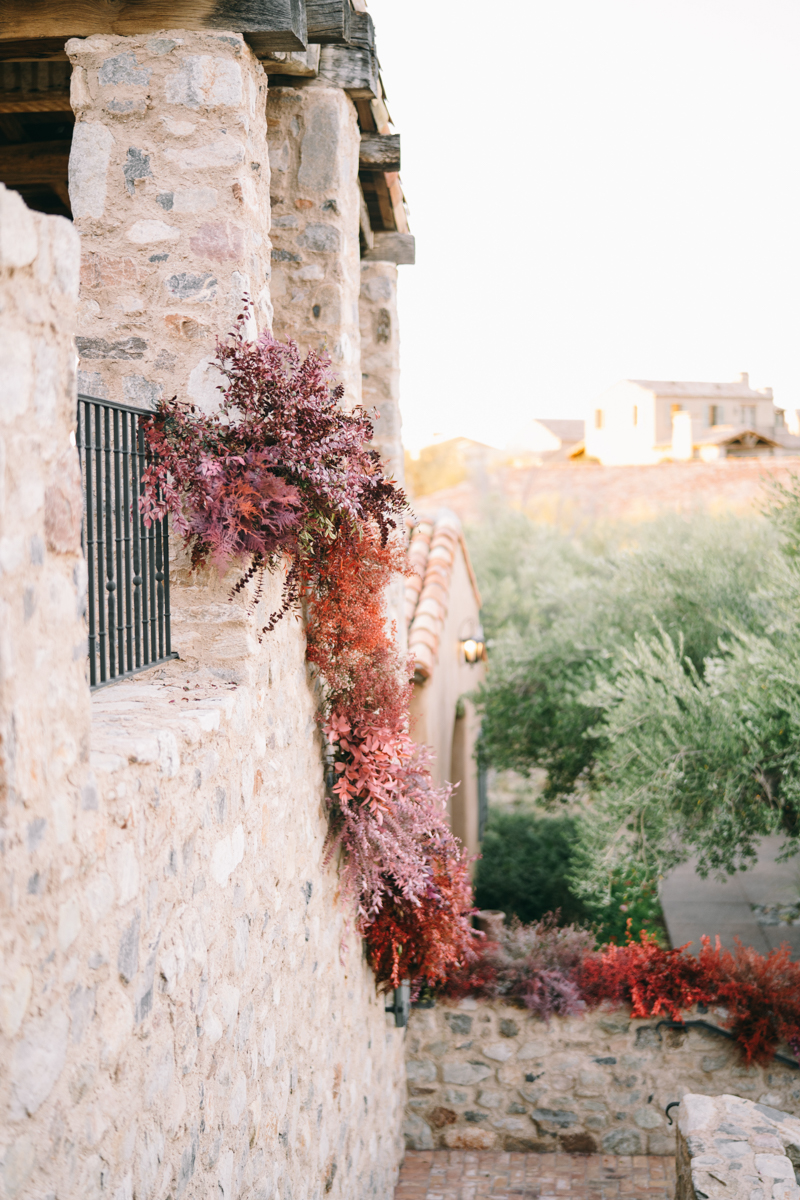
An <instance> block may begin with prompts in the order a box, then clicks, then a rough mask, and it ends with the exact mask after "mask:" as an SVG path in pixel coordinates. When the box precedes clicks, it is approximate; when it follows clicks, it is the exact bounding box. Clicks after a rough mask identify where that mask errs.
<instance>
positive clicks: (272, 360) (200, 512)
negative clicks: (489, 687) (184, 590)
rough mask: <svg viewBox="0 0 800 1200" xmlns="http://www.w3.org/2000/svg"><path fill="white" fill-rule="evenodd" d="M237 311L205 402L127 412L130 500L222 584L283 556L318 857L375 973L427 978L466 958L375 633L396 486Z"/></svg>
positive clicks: (434, 979)
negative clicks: (322, 793)
mask: <svg viewBox="0 0 800 1200" xmlns="http://www.w3.org/2000/svg"><path fill="white" fill-rule="evenodd" d="M243 328H244V318H243V317H240V318H239V321H238V323H237V327H236V329H235V331H234V333H232V334H231V335H230V336H229V338H228V339H227V340H226V341H224V342H218V344H217V350H216V358H215V365H216V366H217V368H218V369H219V371H220V372H221V374H222V375H223V377H224V381H225V382H224V384H223V385H221V388H220V392H221V397H220V406H219V409H218V410H217V411H216V412H214V413H212V414H206V413H201V412H198V411H197V409H196V408H195V407H194V406H192V405H183V404H181V403H180V402H179V401H178V400H177V399H173V400H170V401H162V403H161V404H160V406H159V409H158V412H157V413H156V414H154V416H153V417H152V418H150V419H149V421H148V422H147V423H146V424H145V436H146V438H147V442H148V445H149V448H150V450H151V452H152V455H153V457H152V459H151V461H150V462H149V464H148V466H147V468H146V470H145V473H144V494H143V496H142V498H141V500H140V507H141V510H142V513H143V515H144V519H145V521H146V522H151V521H152V520H153V519H155V518H158V517H160V516H163V515H164V514H165V513H167V512H169V513H171V514H172V518H173V524H174V527H175V529H176V530H177V532H178V533H180V534H181V535H182V536H183V538H184V540H185V542H186V543H187V545H188V547H189V549H190V552H191V560H192V564H193V565H194V566H200V565H203V564H206V563H211V564H213V565H215V566H216V567H217V568H219V569H224V568H226V567H227V566H228V565H229V564H230V563H231V562H232V561H238V562H240V563H241V564H242V574H241V575H240V577H239V579H238V581H237V583H236V584H235V586H234V592H238V591H241V590H242V589H243V588H244V587H245V585H246V584H248V583H249V582H250V581H251V580H253V579H255V580H256V597H258V595H259V594H260V590H261V586H262V583H263V576H264V572H265V571H266V570H273V569H276V568H277V567H278V566H279V565H280V564H281V563H282V562H283V561H284V556H288V558H289V564H290V565H289V569H288V571H287V573H286V577H285V582H284V588H283V596H282V599H281V606H280V608H279V609H278V611H277V612H274V613H273V614H272V615H271V617H270V619H269V621H268V623H267V624H266V626H265V627H264V630H263V631H262V632H269V631H270V630H271V629H273V628H274V626H275V624H276V622H277V621H278V620H280V619H281V617H283V616H284V615H285V614H286V613H287V612H288V611H290V610H292V609H294V610H296V611H299V609H300V606H301V605H303V606H304V608H305V611H306V614H307V624H306V641H307V658H308V661H309V662H310V663H312V664H313V665H314V667H315V668H316V670H317V672H318V674H319V678H320V680H321V682H322V685H323V697H324V698H323V705H322V711H321V714H320V717H321V721H322V723H323V726H324V732H325V737H326V739H327V742H328V745H329V748H330V768H331V769H330V772H329V774H330V779H329V799H330V832H329V837H328V846H327V858H328V860H330V859H331V858H332V856H333V855H334V854H335V853H336V852H341V859H340V861H341V869H342V872H343V876H344V881H345V888H346V891H347V892H348V893H349V894H350V895H351V896H352V897H353V899H354V901H355V903H356V906H357V912H358V923H359V928H360V930H361V932H362V933H363V935H364V937H365V938H366V940H367V943H368V947H369V951H370V956H371V960H372V964H373V967H374V969H375V972H376V975H377V977H378V980H379V981H380V982H381V983H382V984H383V985H385V986H387V987H395V986H397V984H398V983H399V982H400V980H401V979H403V978H410V979H412V980H413V981H414V983H415V984H416V985H417V986H420V985H421V984H422V983H425V982H427V983H430V984H436V983H440V982H442V981H443V980H444V979H445V977H446V975H447V973H448V971H449V970H452V969H454V968H456V967H460V968H463V967H465V966H466V965H467V963H468V961H470V960H471V959H472V958H473V957H474V950H473V944H474V934H473V932H472V929H471V924H470V912H471V907H472V891H471V886H470V882H469V873H468V859H467V856H466V854H465V852H464V850H463V849H462V847H461V846H460V844H459V842H458V841H457V839H456V838H455V837H454V836H453V834H452V832H451V831H450V828H449V826H448V824H447V820H446V817H445V814H444V809H445V806H446V802H447V797H448V789H446V788H444V789H442V788H438V789H437V788H436V787H435V786H434V784H433V781H432V779H431V774H430V770H429V765H428V759H427V756H426V753H425V752H424V751H421V750H420V749H419V747H417V746H415V745H414V743H413V741H412V740H411V737H410V734H409V727H408V705H409V698H410V687H411V685H410V683H409V682H408V675H409V672H408V669H407V666H406V664H405V663H403V662H402V660H401V657H400V655H399V654H398V651H397V646H396V640H395V637H394V636H393V634H392V633H391V632H390V631H387V621H386V608H385V594H386V588H387V586H388V584H389V582H390V580H391V578H392V575H393V574H394V573H396V572H398V571H400V572H404V571H405V569H406V565H405V553H404V549H403V547H402V545H401V543H400V540H399V537H398V536H397V526H398V519H399V518H400V516H401V515H402V513H403V512H404V510H405V508H406V501H405V497H404V495H403V493H402V491H400V489H399V488H397V487H396V485H395V484H394V483H393V482H392V481H391V480H389V479H387V478H386V476H385V475H384V473H383V469H382V466H381V463H380V458H379V456H378V454H377V453H376V452H375V451H374V450H371V449H370V448H369V442H370V440H371V437H372V425H371V423H370V421H369V419H368V418H367V416H366V415H365V414H364V413H363V411H362V410H361V409H356V410H355V412H353V413H347V412H345V411H343V409H342V408H341V405H340V401H341V399H342V395H343V389H342V388H341V386H335V385H334V384H333V383H332V380H331V376H330V364H329V363H328V361H327V360H326V359H325V358H322V357H320V356H318V355H316V354H313V353H310V354H309V355H308V356H307V357H306V358H305V359H301V358H300V355H299V354H298V351H297V348H296V346H295V345H294V344H293V343H291V342H289V343H287V344H285V345H284V344H283V343H280V342H277V341H275V340H274V339H273V338H272V337H271V336H269V335H268V334H265V335H262V337H261V338H259V339H258V341H256V342H250V341H247V340H246V339H245V338H244V336H243Z"/></svg>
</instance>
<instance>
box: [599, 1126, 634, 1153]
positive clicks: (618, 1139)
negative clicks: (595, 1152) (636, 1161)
mask: <svg viewBox="0 0 800 1200" xmlns="http://www.w3.org/2000/svg"><path fill="white" fill-rule="evenodd" d="M600 1146H601V1149H602V1151H603V1153H604V1154H641V1153H642V1139H641V1135H640V1134H638V1133H636V1132H635V1131H634V1130H633V1129H614V1130H612V1131H611V1132H610V1133H606V1134H604V1135H603V1137H602V1138H601V1140H600Z"/></svg>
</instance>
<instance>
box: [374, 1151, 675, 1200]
mask: <svg viewBox="0 0 800 1200" xmlns="http://www.w3.org/2000/svg"><path fill="white" fill-rule="evenodd" d="M674 1195H675V1163H674V1160H673V1159H672V1158H667V1157H655V1156H653V1155H649V1156H648V1155H641V1156H639V1155H636V1156H633V1157H631V1156H630V1155H614V1154H515V1153H507V1152H506V1153H495V1152H494V1151H480V1152H472V1151H470V1150H407V1151H406V1157H405V1161H404V1162H403V1165H402V1167H401V1168H400V1182H399V1183H398V1185H397V1191H396V1192H395V1200H672V1197H673V1196H674Z"/></svg>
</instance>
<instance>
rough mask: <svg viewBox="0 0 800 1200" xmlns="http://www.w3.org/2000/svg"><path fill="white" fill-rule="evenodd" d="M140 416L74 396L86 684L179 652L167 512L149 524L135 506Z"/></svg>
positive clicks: (143, 448) (140, 465) (142, 462)
mask: <svg viewBox="0 0 800 1200" xmlns="http://www.w3.org/2000/svg"><path fill="white" fill-rule="evenodd" d="M147 416H149V414H148V413H146V412H143V411H142V410H141V409H138V408H132V407H130V406H129V405H126V404H117V403H116V402H115V401H113V400H101V399H99V398H98V397H96V396H85V395H79V396H78V431H77V443H78V454H79V456H80V464H81V480H82V484H83V534H82V540H83V550H84V554H85V556H86V566H87V569H88V589H87V608H88V624H89V683H90V686H91V687H92V688H93V689H96V688H101V687H105V686H106V685H107V684H109V683H116V682H117V681H118V680H120V679H126V678H128V677H129V676H131V675H136V674H137V673H138V672H139V671H146V670H148V669H149V668H150V667H154V666H157V665H158V663H163V662H167V661H169V659H172V658H177V657H178V655H177V653H176V652H175V651H174V650H173V649H172V633H171V628H170V604H169V526H168V518H167V517H163V518H162V519H161V520H159V521H154V522H153V524H152V525H151V526H150V528H149V529H148V528H147V527H146V526H145V523H144V520H143V519H142V516H141V514H140V512H139V503H138V501H139V497H140V496H141V494H142V491H143V485H142V475H143V473H144V468H145V466H146V464H147V458H148V450H147V443H146V442H145V438H144V433H143V430H142V428H141V419H142V418H143V417H147Z"/></svg>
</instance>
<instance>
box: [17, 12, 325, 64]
mask: <svg viewBox="0 0 800 1200" xmlns="http://www.w3.org/2000/svg"><path fill="white" fill-rule="evenodd" d="M163 29H187V30H197V31H209V32H211V31H213V30H216V29H219V30H227V31H233V32H235V33H242V34H244V35H245V36H247V35H253V36H254V37H257V38H258V40H259V42H260V44H261V46H262V47H263V48H267V49H270V50H305V48H306V46H307V45H308V28H307V23H306V5H305V0H3V4H2V19H1V20H0V55H2V57H3V58H4V59H11V58H15V59H17V60H21V59H24V58H28V57H40V55H39V54H37V52H36V51H37V43H46V46H43V47H42V49H43V50H44V51H45V54H44V56H45V57H53V56H54V54H56V53H57V51H58V48H59V42H60V51H61V54H63V48H64V43H65V41H66V40H67V39H68V38H71V37H90V36H91V35H92V34H126V35H130V34H136V33H151V32H156V31H158V30H163Z"/></svg>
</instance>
